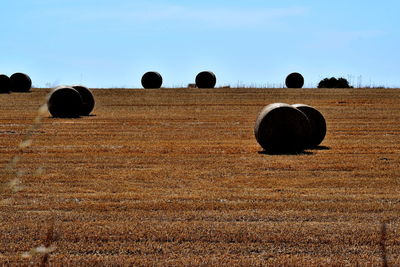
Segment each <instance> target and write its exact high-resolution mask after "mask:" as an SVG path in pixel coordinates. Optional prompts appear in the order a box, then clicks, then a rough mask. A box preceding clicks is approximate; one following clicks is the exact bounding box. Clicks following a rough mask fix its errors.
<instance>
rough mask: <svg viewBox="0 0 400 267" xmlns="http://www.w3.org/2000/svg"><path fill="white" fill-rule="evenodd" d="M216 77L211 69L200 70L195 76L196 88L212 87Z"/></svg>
mask: <svg viewBox="0 0 400 267" xmlns="http://www.w3.org/2000/svg"><path fill="white" fill-rule="evenodd" d="M216 83H217V77H216V76H215V74H214V73H213V72H211V71H202V72H200V73H199V74H197V76H196V86H197V87H198V88H214V87H215V84H216Z"/></svg>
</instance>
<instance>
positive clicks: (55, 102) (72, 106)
mask: <svg viewBox="0 0 400 267" xmlns="http://www.w3.org/2000/svg"><path fill="white" fill-rule="evenodd" d="M47 107H48V109H49V112H50V114H51V115H52V116H53V117H55V118H78V117H79V116H80V114H81V111H82V97H81V95H80V94H79V92H78V91H77V90H75V89H74V88H72V87H63V86H61V87H57V88H56V89H54V90H53V92H52V93H51V94H50V96H49V98H48V101H47Z"/></svg>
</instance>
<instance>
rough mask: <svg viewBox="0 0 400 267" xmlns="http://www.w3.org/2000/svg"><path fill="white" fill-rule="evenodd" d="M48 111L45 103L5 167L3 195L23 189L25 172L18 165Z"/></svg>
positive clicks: (2, 182)
mask: <svg viewBox="0 0 400 267" xmlns="http://www.w3.org/2000/svg"><path fill="white" fill-rule="evenodd" d="M46 113H47V105H46V104H44V105H42V106H41V107H40V108H39V109H38V112H37V114H36V117H35V118H34V121H33V123H32V124H31V126H30V127H29V128H28V130H27V132H26V134H25V136H24V138H23V139H22V141H21V142H20V143H19V145H18V148H19V151H18V154H16V155H14V156H13V157H12V158H11V159H10V161H9V162H8V164H7V165H6V166H5V168H4V170H5V175H4V176H3V178H2V181H1V183H0V193H2V195H6V194H7V193H15V192H18V191H20V190H22V182H21V177H22V176H23V174H24V172H23V171H22V170H19V169H18V168H17V165H18V163H19V162H20V160H21V157H22V154H23V153H24V151H25V150H26V149H27V148H29V147H30V146H31V145H32V142H33V135H34V134H35V132H36V131H37V129H38V128H39V127H40V125H41V122H42V119H43V117H44V116H45V114H46ZM0 203H1V202H0ZM2 203H3V204H4V203H8V200H7V199H5V200H2Z"/></svg>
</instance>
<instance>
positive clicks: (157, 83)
mask: <svg viewBox="0 0 400 267" xmlns="http://www.w3.org/2000/svg"><path fill="white" fill-rule="evenodd" d="M162 83H163V78H162V76H161V74H160V73H158V72H155V71H149V72H146V73H145V74H143V76H142V86H143V88H145V89H157V88H160V87H161V85H162Z"/></svg>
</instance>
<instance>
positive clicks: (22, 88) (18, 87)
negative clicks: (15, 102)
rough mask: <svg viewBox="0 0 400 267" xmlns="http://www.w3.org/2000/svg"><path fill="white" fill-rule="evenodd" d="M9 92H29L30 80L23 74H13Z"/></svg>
mask: <svg viewBox="0 0 400 267" xmlns="http://www.w3.org/2000/svg"><path fill="white" fill-rule="evenodd" d="M10 80H11V91H13V92H29V91H30V90H31V88H32V80H31V78H30V77H29V76H28V75H27V74H25V73H20V72H17V73H14V74H13V75H11V77H10Z"/></svg>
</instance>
